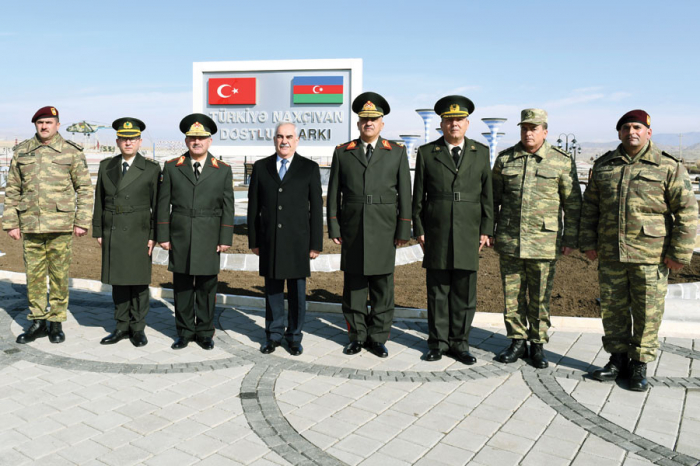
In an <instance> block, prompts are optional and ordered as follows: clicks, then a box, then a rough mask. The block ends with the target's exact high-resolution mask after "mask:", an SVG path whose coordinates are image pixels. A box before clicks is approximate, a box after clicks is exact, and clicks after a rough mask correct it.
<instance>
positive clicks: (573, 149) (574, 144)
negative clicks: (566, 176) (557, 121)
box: [557, 133, 581, 161]
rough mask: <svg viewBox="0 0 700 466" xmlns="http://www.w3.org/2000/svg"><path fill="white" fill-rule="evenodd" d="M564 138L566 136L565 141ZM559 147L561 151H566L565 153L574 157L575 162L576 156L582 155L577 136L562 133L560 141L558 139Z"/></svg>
mask: <svg viewBox="0 0 700 466" xmlns="http://www.w3.org/2000/svg"><path fill="white" fill-rule="evenodd" d="M562 136H564V140H563V141H562V139H561V137H562ZM569 136H571V144H569ZM557 147H558V148H559V149H564V151H565V152H567V153H568V154H570V155H571V156H572V157H573V159H574V161H576V155H577V154H581V146H580V145H579V143H578V141H577V140H576V135H575V134H573V133H569V134H566V133H561V134H560V135H559V139H557Z"/></svg>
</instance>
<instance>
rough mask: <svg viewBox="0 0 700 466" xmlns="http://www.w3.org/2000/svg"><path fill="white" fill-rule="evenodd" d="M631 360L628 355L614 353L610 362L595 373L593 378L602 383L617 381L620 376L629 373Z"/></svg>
mask: <svg viewBox="0 0 700 466" xmlns="http://www.w3.org/2000/svg"><path fill="white" fill-rule="evenodd" d="M629 362H630V359H629V358H628V357H627V353H612V354H611V355H610V361H608V363H607V364H606V365H605V367H603V368H602V369H598V370H595V371H593V373H592V374H591V377H593V378H594V379H596V380H600V381H601V382H607V381H609V380H616V379H617V377H618V376H619V375H621V374H622V373H624V372H625V371H627V368H628V367H629Z"/></svg>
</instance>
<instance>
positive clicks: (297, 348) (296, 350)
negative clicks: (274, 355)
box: [289, 343, 304, 356]
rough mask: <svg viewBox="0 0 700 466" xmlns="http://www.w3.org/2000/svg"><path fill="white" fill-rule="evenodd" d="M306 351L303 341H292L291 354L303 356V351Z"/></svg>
mask: <svg viewBox="0 0 700 466" xmlns="http://www.w3.org/2000/svg"><path fill="white" fill-rule="evenodd" d="M303 352H304V347H303V346H301V343H291V344H290V345H289V354H291V355H292V356H301V353H303Z"/></svg>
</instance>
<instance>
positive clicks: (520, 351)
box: [498, 340, 527, 364]
mask: <svg viewBox="0 0 700 466" xmlns="http://www.w3.org/2000/svg"><path fill="white" fill-rule="evenodd" d="M526 357H527V343H526V342H525V340H512V341H511V342H510V346H509V347H508V348H506V349H504V350H503V351H501V354H499V355H498V360H499V361H500V362H504V363H506V364H510V363H511V362H515V361H517V360H518V358H526Z"/></svg>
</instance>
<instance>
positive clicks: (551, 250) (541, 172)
mask: <svg viewBox="0 0 700 466" xmlns="http://www.w3.org/2000/svg"><path fill="white" fill-rule="evenodd" d="M520 120H521V121H520V123H518V125H520V142H519V143H518V144H516V145H515V146H513V147H509V148H508V149H506V150H504V151H503V152H501V153H500V154H499V155H498V158H497V159H496V163H495V164H494V167H493V206H494V212H495V220H496V221H495V224H496V228H495V231H496V245H495V246H496V251H497V252H498V254H499V256H500V268H501V280H502V283H503V295H504V301H505V309H504V314H503V317H504V320H505V324H506V330H507V332H508V338H510V340H511V344H510V346H509V347H508V348H506V349H505V350H504V351H503V352H501V354H499V355H498V360H499V361H501V362H504V363H511V362H514V361H516V360H517V359H518V358H520V357H526V356H527V354H528V351H527V345H526V342H527V341H528V340H529V341H530V358H531V360H532V364H533V366H535V367H536V368H538V369H544V368H546V367H548V366H549V363H548V362H547V358H546V357H545V354H544V350H543V345H544V344H545V343H547V342H548V341H549V336H548V335H547V330H548V329H549V327H550V318H549V298H550V296H551V294H552V281H553V279H554V270H555V264H556V259H557V257H558V256H559V255H560V254H564V255H568V254H570V253H571V252H572V251H573V250H574V249H575V248H576V247H577V245H578V225H579V219H580V215H581V187H580V186H579V182H578V176H577V174H576V163H575V161H574V160H573V159H572V158H571V157H570V156H569V154H567V153H566V152H564V151H562V150H560V149H558V148H556V147H554V146H552V145H551V144H549V142H547V139H546V138H547V112H546V111H544V110H542V109H539V108H528V109H525V110H523V111H522V112H521V116H520ZM562 213H563V214H564V215H563V218H562Z"/></svg>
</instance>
